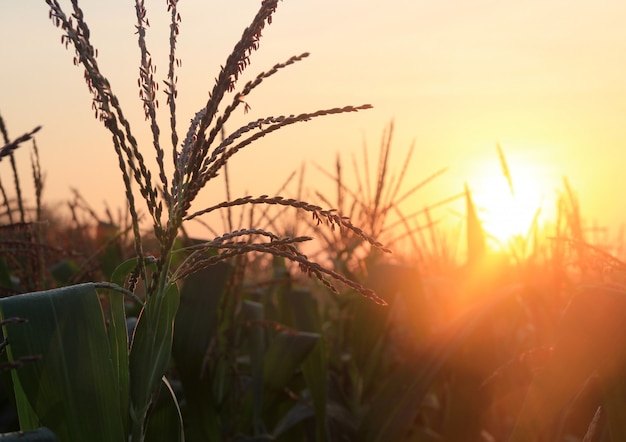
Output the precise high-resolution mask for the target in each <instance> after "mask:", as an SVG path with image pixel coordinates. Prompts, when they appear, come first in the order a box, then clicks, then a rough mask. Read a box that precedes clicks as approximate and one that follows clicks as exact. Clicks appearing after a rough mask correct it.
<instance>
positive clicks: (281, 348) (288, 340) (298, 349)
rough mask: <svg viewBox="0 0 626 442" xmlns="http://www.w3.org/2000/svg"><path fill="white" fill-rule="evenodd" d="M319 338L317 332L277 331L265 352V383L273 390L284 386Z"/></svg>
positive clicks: (278, 389)
mask: <svg viewBox="0 0 626 442" xmlns="http://www.w3.org/2000/svg"><path fill="white" fill-rule="evenodd" d="M319 340H320V335H319V334H318V333H307V332H293V331H281V332H280V333H278V334H277V335H276V336H275V337H274V339H272V341H271V342H270V345H269V348H268V349H267V352H266V354H265V366H264V370H263V371H264V373H265V385H266V386H267V387H268V388H270V389H272V390H274V391H280V390H282V389H283V388H284V387H286V386H287V384H288V383H289V382H290V381H291V379H292V378H293V375H294V374H295V372H296V370H297V369H298V368H300V366H301V365H302V363H303V362H304V360H305V359H306V358H307V356H309V354H310V353H311V351H312V350H313V348H314V347H315V345H316V344H317V343H318V342H319Z"/></svg>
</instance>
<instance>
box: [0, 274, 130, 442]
mask: <svg viewBox="0 0 626 442" xmlns="http://www.w3.org/2000/svg"><path fill="white" fill-rule="evenodd" d="M0 306H1V309H2V318H3V319H6V318H11V317H19V318H23V319H26V320H27V321H28V322H27V323H8V324H6V325H5V326H4V332H5V336H7V337H8V339H9V341H10V344H9V346H8V348H7V353H8V358H9V360H10V361H17V360H19V359H20V358H27V357H31V356H38V357H40V359H39V360H36V361H32V362H27V363H25V364H24V365H23V366H22V367H21V368H19V369H17V370H14V371H13V380H14V385H16V386H17V387H16V400H17V402H18V404H19V405H18V409H19V410H20V412H23V410H25V409H28V408H29V407H30V408H31V409H32V412H33V413H34V414H35V415H36V416H37V418H38V420H39V422H40V423H41V425H43V426H46V427H48V428H49V429H50V430H52V431H53V432H54V433H55V434H56V435H57V436H58V437H59V439H60V440H64V441H84V440H89V441H103V442H104V441H120V442H121V441H125V440H126V434H125V432H124V423H123V422H124V418H123V416H124V415H125V414H126V412H127V410H124V409H122V407H121V405H120V396H119V394H120V392H119V391H117V388H114V387H113V386H117V385H119V380H118V379H117V378H118V373H117V371H116V370H115V368H114V366H113V364H112V362H111V361H112V360H113V357H112V351H111V347H110V346H109V340H108V338H107V331H106V327H105V324H104V321H103V312H102V308H101V305H100V302H99V300H98V295H97V293H96V290H95V287H94V285H93V284H81V285H75V286H69V287H64V288H60V289H54V290H48V291H44V292H35V293H28V294H24V295H18V296H13V297H10V298H5V299H2V300H1V301H0ZM28 420H30V417H27V419H20V423H21V425H25V423H27V421H28ZM31 423H32V421H31ZM34 429H35V428H32V427H23V428H22V430H34Z"/></svg>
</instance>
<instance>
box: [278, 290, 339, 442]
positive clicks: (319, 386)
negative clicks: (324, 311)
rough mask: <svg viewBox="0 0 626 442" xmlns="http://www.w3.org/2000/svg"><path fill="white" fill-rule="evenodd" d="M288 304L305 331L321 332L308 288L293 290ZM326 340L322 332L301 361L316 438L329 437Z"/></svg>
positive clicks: (296, 325)
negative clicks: (309, 395) (306, 356)
mask: <svg viewBox="0 0 626 442" xmlns="http://www.w3.org/2000/svg"><path fill="white" fill-rule="evenodd" d="M287 304H288V305H289V306H291V309H292V312H293V318H294V326H295V327H296V328H297V329H298V330H302V331H304V332H312V333H321V332H322V323H321V319H320V315H319V312H318V305H317V301H316V300H315V298H314V297H313V295H312V294H311V292H309V291H303V290H292V291H290V292H289V296H288V302H287ZM327 352H328V349H327V345H326V340H325V339H324V337H323V336H322V337H321V338H320V340H319V343H318V344H317V345H316V346H315V347H314V348H313V350H311V354H310V355H309V357H308V358H306V359H305V361H304V362H303V364H302V374H303V376H304V381H305V382H306V385H307V387H308V389H309V392H310V394H311V398H312V400H313V406H314V409H315V417H316V432H317V440H318V441H322V440H328V439H329V436H330V435H329V434H328V421H327V417H326V406H327V402H328V357H327Z"/></svg>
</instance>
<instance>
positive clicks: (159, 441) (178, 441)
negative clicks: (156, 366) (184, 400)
mask: <svg viewBox="0 0 626 442" xmlns="http://www.w3.org/2000/svg"><path fill="white" fill-rule="evenodd" d="M184 440H185V435H184V432H183V417H182V415H181V413H180V408H179V407H178V401H177V400H176V394H174V390H173V389H172V386H171V385H170V382H169V381H168V380H167V378H166V377H163V378H162V379H161V389H160V391H159V396H158V398H157V400H156V401H155V402H154V405H153V407H152V409H151V410H150V415H149V417H148V422H147V423H146V439H145V442H184Z"/></svg>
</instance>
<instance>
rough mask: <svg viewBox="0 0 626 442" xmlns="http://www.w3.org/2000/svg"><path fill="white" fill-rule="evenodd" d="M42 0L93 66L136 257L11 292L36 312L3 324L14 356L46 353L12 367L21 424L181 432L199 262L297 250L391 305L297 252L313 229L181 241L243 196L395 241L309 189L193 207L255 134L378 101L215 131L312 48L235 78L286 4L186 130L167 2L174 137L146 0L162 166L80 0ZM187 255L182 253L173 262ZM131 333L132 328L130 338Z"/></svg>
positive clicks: (175, 436)
mask: <svg viewBox="0 0 626 442" xmlns="http://www.w3.org/2000/svg"><path fill="white" fill-rule="evenodd" d="M46 3H47V5H48V7H49V14H50V18H51V20H52V22H53V24H54V25H55V26H57V27H58V28H60V29H61V31H62V36H61V41H62V43H63V44H64V45H65V46H66V47H68V48H69V47H70V46H71V47H72V48H73V49H74V54H75V55H74V64H75V65H80V66H82V67H83V68H84V77H85V80H86V83H87V87H88V89H89V91H90V92H91V93H92V95H93V102H92V109H93V110H94V113H95V117H96V118H97V119H98V120H99V121H101V122H102V124H103V126H104V127H105V128H106V129H107V130H108V131H109V132H110V134H111V137H112V143H113V148H114V150H115V153H116V154H117V157H118V160H119V167H120V171H121V174H122V179H123V181H124V185H125V195H126V202H127V205H128V211H129V213H130V219H131V226H132V231H133V235H134V250H135V254H136V257H135V258H133V259H132V260H130V261H127V262H125V263H123V264H121V265H120V266H119V267H118V268H117V269H116V270H115V271H114V272H113V274H112V276H111V282H109V283H86V284H80V285H74V286H69V287H66V288H63V289H57V290H53V291H48V292H39V293H31V294H28V295H27V296H17V297H12V298H8V299H6V300H3V301H2V314H3V318H9V317H20V318H23V319H25V320H26V321H28V323H27V324H24V323H15V324H13V323H10V324H5V327H4V331H5V334H6V336H8V339H9V342H10V345H9V347H8V349H7V353H8V358H9V360H17V359H19V358H20V357H23V356H24V355H25V354H36V355H40V356H41V360H40V361H38V362H36V363H33V364H30V365H29V366H27V367H23V368H22V369H20V370H17V371H15V372H13V382H14V389H15V393H16V400H17V406H18V412H19V418H20V425H21V427H22V429H23V430H29V429H33V428H37V427H39V426H47V427H49V428H50V429H52V430H53V431H54V432H55V433H56V434H57V435H58V437H59V438H60V439H61V440H67V441H71V440H94V441H95V440H103V441H114V440H118V441H122V440H127V438H128V436H129V435H130V438H131V440H133V441H136V442H137V441H143V440H146V438H147V437H148V436H149V438H150V439H152V438H157V440H159V438H160V440H182V439H183V437H184V436H183V424H182V421H181V418H180V411H179V410H178V404H177V402H176V398H175V396H174V393H173V391H172V388H171V385H170V384H169V382H168V381H167V379H166V378H165V377H164V374H165V373H166V370H167V367H168V365H169V362H170V355H171V352H172V335H173V325H174V318H175V316H176V312H177V310H178V306H179V301H180V294H179V288H178V283H180V282H182V281H184V280H185V279H186V278H187V277H188V276H189V275H191V274H193V273H194V272H197V271H198V270H201V269H203V268H207V267H208V266H211V265H213V264H216V263H218V262H221V261H224V260H227V259H232V258H236V257H238V256H241V255H244V254H248V253H256V252H260V253H270V254H272V255H274V256H277V257H280V258H283V259H286V260H288V261H291V262H294V263H295V264H296V265H297V266H298V267H299V268H300V269H301V270H302V271H303V272H305V274H307V275H309V276H315V277H316V278H318V279H319V280H320V281H321V282H322V283H323V285H324V286H326V287H327V288H328V289H330V290H337V289H336V288H335V285H334V283H333V282H332V280H335V281H339V282H341V283H343V284H346V285H347V286H349V287H351V288H352V289H354V290H356V291H358V292H359V293H361V294H362V295H364V296H365V297H367V298H369V299H371V300H372V301H374V302H377V303H379V304H384V301H383V300H382V299H380V298H379V297H377V296H376V294H375V293H374V292H373V291H372V290H369V289H366V288H365V287H363V286H362V285H361V284H359V283H357V282H355V281H352V280H350V279H348V278H347V277H345V276H343V275H342V274H340V273H337V272H335V271H334V270H332V269H329V268H326V267H324V266H322V265H320V264H318V263H316V262H313V261H311V260H310V259H309V258H308V257H307V256H306V255H304V254H303V253H301V252H300V251H299V250H298V248H297V246H298V245H299V244H300V243H303V242H305V241H309V240H310V239H311V238H310V237H307V236H295V237H281V236H279V235H277V234H275V233H272V232H270V231H266V230H263V229H258V228H255V226H250V227H249V228H244V229H240V230H235V231H231V232H227V233H225V234H223V235H219V236H218V237H216V238H214V239H213V240H209V241H202V242H201V243H198V244H194V245H193V246H189V247H187V248H185V249H184V250H183V251H181V250H176V247H177V237H178V235H179V232H180V230H181V228H182V226H183V223H184V222H186V221H188V220H191V219H194V218H196V217H201V216H203V215H205V214H208V213H211V212H215V211H217V210H220V209H228V208H232V207H238V206H246V205H274V206H285V207H291V208H295V209H297V210H300V211H303V212H306V213H308V214H309V215H310V216H312V217H313V219H314V220H315V221H316V222H317V223H320V224H326V225H328V226H329V227H331V228H337V229H339V230H342V231H349V232H352V233H353V234H355V235H357V236H358V237H360V238H362V239H363V240H364V241H367V242H368V243H369V244H371V245H372V246H373V247H376V248H380V249H381V250H386V249H385V248H384V247H383V246H382V244H380V243H379V242H377V241H376V240H374V239H373V238H372V237H370V236H369V235H367V234H366V233H365V232H363V231H362V230H361V229H360V228H358V227H356V226H355V225H353V224H352V223H351V222H350V220H349V219H348V218H345V217H342V216H341V215H339V214H338V213H336V211H334V210H324V209H323V208H321V207H319V206H317V205H313V204H309V203H307V202H305V201H299V200H294V199H285V198H281V197H278V196H277V197H268V196H267V195H259V196H244V197H241V198H236V199H232V200H229V201H223V202H221V203H219V204H216V205H214V206H211V207H206V208H204V209H202V210H197V211H192V210H191V208H192V203H193V202H194V200H196V197H197V196H198V194H199V192H200V191H201V190H202V189H203V188H205V187H207V185H209V184H210V182H211V181H212V180H214V178H215V177H217V176H218V174H219V173H220V172H223V171H224V168H225V166H226V164H227V163H228V160H229V159H230V158H231V157H232V156H233V155H235V154H236V153H237V152H239V151H240V150H241V149H243V148H246V147H248V146H249V145H250V144H252V143H253V142H254V141H256V140H258V139H260V138H262V137H264V136H265V135H267V134H270V133H272V132H274V131H276V130H278V129H282V128H283V127H285V126H289V125H292V124H295V123H300V122H305V121H309V120H311V119H314V118H317V117H321V116H325V115H332V114H341V113H346V112H356V111H360V110H364V109H368V108H370V107H371V106H370V105H367V104H366V105H360V106H345V107H337V108H330V109H322V110H317V111H314V112H307V113H302V114H299V115H281V116H277V117H275V116H268V117H266V118H261V119H258V120H255V121H251V122H250V123H248V124H246V125H244V126H242V127H239V128H238V129H236V130H235V131H233V132H232V133H230V135H228V136H226V137H224V138H223V139H222V140H218V135H219V134H220V133H222V131H223V130H224V127H225V124H226V123H227V122H228V121H229V118H230V117H231V116H232V115H233V114H234V113H235V112H237V111H239V110H242V109H243V110H245V108H246V107H247V106H248V104H247V103H246V101H245V100H247V99H248V98H247V97H248V96H249V95H250V94H251V93H252V92H253V91H254V89H255V88H256V87H258V86H259V85H260V84H261V83H262V82H263V81H265V80H266V79H267V78H269V77H271V76H273V75H274V74H276V73H277V72H279V71H280V70H282V69H284V68H286V67H288V66H289V65H291V64H294V63H297V62H300V61H301V60H303V59H304V58H306V57H307V55H308V54H307V53H303V54H301V55H297V56H294V57H291V58H290V59H288V60H287V61H286V62H284V63H278V64H276V65H274V66H273V67H272V68H271V69H269V70H268V71H266V72H262V73H260V74H258V75H257V76H256V77H255V78H254V79H253V80H251V81H249V82H247V83H246V84H245V85H244V86H243V87H241V88H239V89H238V87H239V79H240V77H241V75H242V74H243V73H244V71H245V70H246V69H247V68H248V66H249V65H250V56H251V55H252V53H253V52H254V51H255V50H257V49H258V48H259V43H260V38H261V33H262V31H263V29H264V28H265V26H267V25H269V24H271V22H272V19H273V16H274V13H275V12H276V9H277V6H278V0H263V1H262V2H261V6H260V8H259V10H258V13H257V14H256V15H255V17H254V18H253V20H252V22H251V24H250V25H249V26H248V27H247V28H246V29H245V30H244V31H243V34H242V36H241V38H240V40H239V41H238V42H237V43H236V45H235V46H234V48H233V50H232V52H231V54H230V55H229V56H228V58H227V60H226V62H225V63H224V65H223V66H222V67H221V69H220V71H219V73H218V75H217V77H216V81H215V84H214V85H213V87H212V89H211V91H210V94H209V98H208V100H207V101H206V103H203V104H202V106H201V108H200V110H199V111H198V112H197V113H196V114H195V115H194V116H193V118H192V119H191V124H190V126H189V128H188V129H187V131H186V133H185V135H184V137H181V136H180V135H179V132H178V128H177V112H176V102H177V95H178V93H177V89H176V84H177V67H178V66H179V64H180V60H179V59H178V58H177V55H176V45H177V37H178V35H179V30H180V28H179V25H180V20H181V18H180V13H179V10H178V4H177V1H176V0H169V1H168V2H167V8H168V11H169V13H170V17H171V21H170V25H169V29H170V33H169V57H168V69H167V74H166V78H165V80H164V83H165V85H166V88H165V91H164V94H165V96H166V109H167V112H168V114H169V122H170V127H169V131H170V140H169V141H164V140H162V138H161V128H160V127H159V125H158V123H157V104H158V98H157V80H156V79H155V67H154V64H153V62H152V59H151V56H150V52H149V50H148V48H147V45H146V34H147V31H148V18H147V13H146V8H145V6H144V2H143V1H142V0H136V2H135V11H136V17H137V24H136V30H137V32H136V34H137V36H138V43H139V48H140V51H139V52H140V54H139V55H140V62H139V87H140V97H141V103H142V106H143V109H144V111H145V118H146V120H147V122H148V124H149V126H150V129H151V134H152V147H153V149H154V155H155V158H156V163H157V166H158V169H157V170H156V171H152V170H150V168H149V167H148V166H147V165H146V161H145V155H147V153H146V152H145V151H143V150H142V149H140V146H139V144H138V142H137V140H136V138H135V136H134V133H135V132H134V130H133V126H132V125H131V123H130V122H129V121H128V120H127V119H126V117H125V114H124V112H123V110H122V107H121V105H120V102H119V100H118V98H117V96H116V95H115V94H114V93H113V90H112V88H111V86H110V84H109V81H108V80H107V78H106V76H105V75H104V74H103V73H102V72H101V70H100V67H99V65H98V61H97V55H98V52H97V50H96V49H95V48H94V46H93V45H92V44H91V41H90V30H89V27H88V25H87V22H86V21H85V17H84V14H83V11H82V9H81V8H80V7H79V5H78V1H77V0H72V1H71V12H69V13H67V12H66V9H65V8H64V7H62V6H61V5H60V4H59V2H58V1H57V0H46ZM166 144H170V148H171V154H170V155H169V160H168V159H166V155H165V151H166V148H165V145H166ZM168 163H169V165H168ZM169 169H173V174H172V175H171V176H168V172H167V171H168V170H169ZM136 189H137V190H136ZM137 191H138V194H139V196H140V198H138V197H137V196H138V195H137ZM141 200H143V202H144V203H145V206H144V209H145V210H147V213H148V217H149V219H150V223H151V225H152V231H153V234H154V236H155V237H156V239H157V241H158V245H159V246H158V248H159V253H158V256H156V257H153V256H147V255H146V253H145V252H144V245H143V242H142V234H141V230H140V222H139V219H140V216H139V213H140V211H141V209H140V208H139V207H138V205H139V201H141ZM177 256H182V257H183V258H181V259H182V262H179V263H178V265H175V264H174V262H175V260H176V259H177V258H176V257H177ZM179 261H180V260H179ZM99 294H106V296H107V297H106V303H105V304H106V305H105V308H103V306H102V305H101V303H100V301H99V297H98V295H99ZM124 298H126V299H128V300H131V301H132V302H135V303H137V304H138V305H139V310H140V313H139V317H138V320H137V323H136V325H135V326H134V329H133V332H132V336H131V337H130V338H129V337H128V336H127V333H128V332H127V325H126V313H125V301H124ZM127 340H129V341H130V342H129V344H128V345H127ZM128 348H130V350H128ZM159 391H160V394H159ZM157 398H159V399H158V402H159V403H164V404H165V407H166V410H169V411H168V412H166V415H168V416H170V417H172V416H173V422H174V424H173V425H172V427H171V428H169V430H170V431H172V432H169V433H168V432H165V433H163V432H159V431H156V430H155V428H156V427H155V425H158V419H149V411H150V410H151V409H154V408H155V407H156V405H155V404H156V403H157ZM53 404H60V405H59V406H57V405H53Z"/></svg>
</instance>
